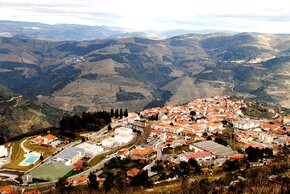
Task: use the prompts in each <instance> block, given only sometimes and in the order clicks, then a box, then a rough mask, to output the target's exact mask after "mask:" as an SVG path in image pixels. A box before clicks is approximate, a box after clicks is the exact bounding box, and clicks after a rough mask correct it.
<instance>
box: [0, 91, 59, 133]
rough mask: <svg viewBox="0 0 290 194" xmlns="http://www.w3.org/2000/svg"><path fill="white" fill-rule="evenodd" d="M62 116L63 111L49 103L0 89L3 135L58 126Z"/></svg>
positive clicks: (1, 130)
mask: <svg viewBox="0 0 290 194" xmlns="http://www.w3.org/2000/svg"><path fill="white" fill-rule="evenodd" d="M61 116H62V111H60V110H58V109H55V108H52V107H50V106H49V105H47V104H38V103H36V102H33V101H32V100H29V99H27V98H24V97H23V96H21V95H15V94H12V93H9V92H6V91H3V89H1V90H0V133H1V137H2V136H5V137H7V138H11V137H16V136H18V135H22V134H24V133H32V132H35V131H37V130H42V129H44V128H47V127H51V126H56V125H57V124H58V121H59V120H60V118H61Z"/></svg>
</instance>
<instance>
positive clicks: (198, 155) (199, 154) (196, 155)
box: [182, 151, 214, 160]
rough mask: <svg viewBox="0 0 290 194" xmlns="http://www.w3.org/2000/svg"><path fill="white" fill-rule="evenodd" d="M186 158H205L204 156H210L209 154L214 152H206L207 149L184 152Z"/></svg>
mask: <svg viewBox="0 0 290 194" xmlns="http://www.w3.org/2000/svg"><path fill="white" fill-rule="evenodd" d="M182 155H183V156H184V157H185V158H186V159H188V160H189V159H190V158H195V159H198V158H204V157H208V156H214V155H213V154H212V153H210V152H206V151H202V152H188V153H185V154H182Z"/></svg>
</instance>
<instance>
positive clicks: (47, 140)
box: [29, 134, 58, 147]
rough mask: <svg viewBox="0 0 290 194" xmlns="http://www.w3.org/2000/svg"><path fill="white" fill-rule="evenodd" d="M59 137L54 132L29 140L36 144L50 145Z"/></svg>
mask: <svg viewBox="0 0 290 194" xmlns="http://www.w3.org/2000/svg"><path fill="white" fill-rule="evenodd" d="M57 139H58V138H57V137H56V136H54V135H52V134H48V135H46V136H37V137H35V138H32V139H30V140H29V143H31V144H36V145H40V146H46V147H50V146H51V144H52V142H54V141H56V140H57Z"/></svg>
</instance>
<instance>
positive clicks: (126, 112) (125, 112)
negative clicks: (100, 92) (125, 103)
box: [124, 109, 128, 117]
mask: <svg viewBox="0 0 290 194" xmlns="http://www.w3.org/2000/svg"><path fill="white" fill-rule="evenodd" d="M124 117H128V110H127V109H126V110H125V111H124Z"/></svg>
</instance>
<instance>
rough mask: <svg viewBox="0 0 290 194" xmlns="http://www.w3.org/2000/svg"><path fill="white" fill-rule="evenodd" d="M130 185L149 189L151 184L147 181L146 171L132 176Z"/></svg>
mask: <svg viewBox="0 0 290 194" xmlns="http://www.w3.org/2000/svg"><path fill="white" fill-rule="evenodd" d="M131 184H132V185H133V186H144V187H150V186H151V184H152V183H151V182H150V181H149V176H148V171H147V170H145V171H142V172H141V173H140V174H138V175H136V176H134V177H133V178H132V180H131Z"/></svg>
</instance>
